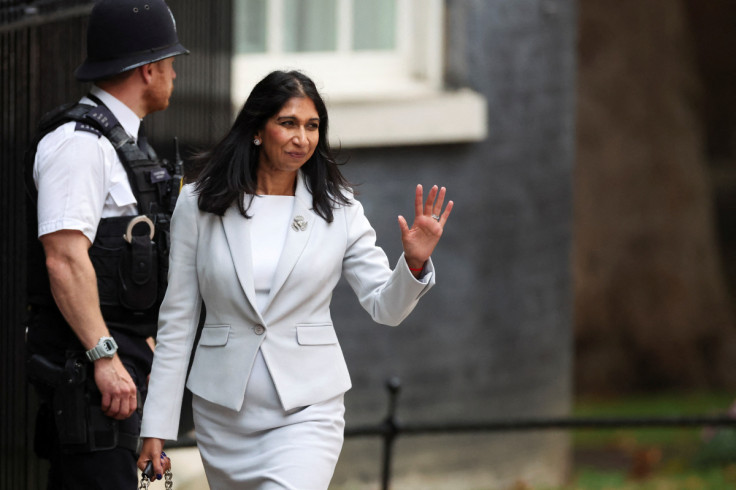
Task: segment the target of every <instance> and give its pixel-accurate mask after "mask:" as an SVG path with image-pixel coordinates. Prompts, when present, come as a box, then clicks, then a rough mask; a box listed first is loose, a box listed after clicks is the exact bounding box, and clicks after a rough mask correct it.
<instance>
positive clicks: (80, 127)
mask: <svg viewBox="0 0 736 490" xmlns="http://www.w3.org/2000/svg"><path fill="white" fill-rule="evenodd" d="M74 131H86V132H88V133H93V134H96V135H97V137H98V138H99V137H100V136H102V131H100V130H99V129H97V128H96V127H94V126H92V125H91V124H87V123H85V122H82V121H78V122H77V125H76V126H75V127H74Z"/></svg>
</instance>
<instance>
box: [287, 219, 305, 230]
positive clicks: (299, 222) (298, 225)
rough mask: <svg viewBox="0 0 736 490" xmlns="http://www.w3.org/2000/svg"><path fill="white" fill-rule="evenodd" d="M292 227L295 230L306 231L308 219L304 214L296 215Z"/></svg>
mask: <svg viewBox="0 0 736 490" xmlns="http://www.w3.org/2000/svg"><path fill="white" fill-rule="evenodd" d="M291 228H292V229H293V230H294V231H304V230H306V229H307V220H305V219H304V217H303V216H296V217H294V222H293V223H292V224H291Z"/></svg>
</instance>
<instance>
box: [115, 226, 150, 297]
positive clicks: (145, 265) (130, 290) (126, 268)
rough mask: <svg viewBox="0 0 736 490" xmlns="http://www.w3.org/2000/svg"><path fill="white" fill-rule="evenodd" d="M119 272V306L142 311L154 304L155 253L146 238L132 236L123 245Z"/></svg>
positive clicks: (147, 236) (145, 236)
mask: <svg viewBox="0 0 736 490" xmlns="http://www.w3.org/2000/svg"><path fill="white" fill-rule="evenodd" d="M118 273H119V276H120V304H121V305H123V306H124V307H125V308H128V309H130V310H134V311H143V310H147V309H149V308H151V307H152V306H154V305H155V304H156V299H157V297H158V253H157V250H156V244H155V242H153V241H152V240H151V238H150V236H149V235H134V236H132V237H131V240H130V243H127V242H126V244H125V249H124V251H123V256H122V257H121V260H120V267H119V270H118Z"/></svg>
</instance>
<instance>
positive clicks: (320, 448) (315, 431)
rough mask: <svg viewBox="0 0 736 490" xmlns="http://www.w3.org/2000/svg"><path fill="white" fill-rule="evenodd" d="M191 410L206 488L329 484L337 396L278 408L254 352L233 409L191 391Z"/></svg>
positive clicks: (337, 434)
mask: <svg viewBox="0 0 736 490" xmlns="http://www.w3.org/2000/svg"><path fill="white" fill-rule="evenodd" d="M192 412H193V415H194V428H195V433H196V436H197V446H198V447H199V452H200V454H201V455H202V461H203V463H204V469H205V473H206V475H207V481H208V482H209V485H210V489H211V490H230V489H233V490H235V489H237V490H245V489H258V490H268V489H294V490H325V489H327V487H328V486H329V484H330V480H331V479H332V474H333V473H334V471H335V465H336V464H337V458H338V456H339V455H340V450H341V449H342V443H343V430H344V428H345V418H344V415H345V405H344V402H343V395H339V396H337V397H335V398H332V399H330V400H327V401H324V402H321V403H317V404H314V405H309V406H307V407H300V408H296V409H294V410H289V411H284V409H283V408H282V407H281V402H280V400H279V396H278V393H277V392H276V388H275V386H274V385H273V381H272V379H271V375H270V373H269V372H268V368H267V366H266V363H265V361H264V360H263V357H262V356H261V353H260V351H259V352H258V355H257V356H256V361H255V364H254V366H253V370H252V371H251V376H250V379H249V380H248V386H247V387H246V391H245V402H244V404H243V407H242V409H241V410H240V411H239V412H236V411H233V410H230V409H228V408H225V407H222V406H220V405H216V404H214V403H210V402H208V401H207V400H204V399H203V398H200V397H198V396H196V395H195V396H194V397H193V399H192Z"/></svg>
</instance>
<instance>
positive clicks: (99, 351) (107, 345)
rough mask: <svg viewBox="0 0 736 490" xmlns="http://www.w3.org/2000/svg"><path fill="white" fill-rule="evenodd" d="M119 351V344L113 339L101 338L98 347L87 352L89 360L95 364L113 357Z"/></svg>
mask: <svg viewBox="0 0 736 490" xmlns="http://www.w3.org/2000/svg"><path fill="white" fill-rule="evenodd" d="M117 351H118V344H117V343H116V342H115V339H113V338H112V337H100V340H99V341H98V342H97V345H96V346H94V347H92V348H91V349H90V350H88V351H87V359H89V361H90V362H94V361H96V360H97V359H102V358H103V357H112V356H114V355H115V353H116V352H117Z"/></svg>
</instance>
